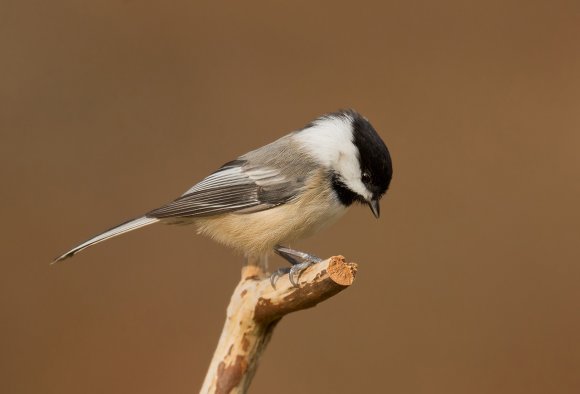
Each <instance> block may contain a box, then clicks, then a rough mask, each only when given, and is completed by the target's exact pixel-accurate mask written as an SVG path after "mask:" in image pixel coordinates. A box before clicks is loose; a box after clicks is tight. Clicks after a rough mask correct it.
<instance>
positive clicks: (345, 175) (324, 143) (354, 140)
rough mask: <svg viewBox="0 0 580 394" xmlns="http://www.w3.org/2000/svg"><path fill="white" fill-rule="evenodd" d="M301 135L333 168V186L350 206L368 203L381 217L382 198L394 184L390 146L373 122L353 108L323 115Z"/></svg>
mask: <svg viewBox="0 0 580 394" xmlns="http://www.w3.org/2000/svg"><path fill="white" fill-rule="evenodd" d="M297 137H298V138H299V139H300V141H301V142H302V144H303V145H304V146H305V147H306V148H307V149H308V150H309V152H310V153H311V154H312V155H313V156H314V157H315V159H316V160H318V161H319V162H320V163H321V164H323V165H324V166H325V167H326V168H328V169H329V176H330V177H331V182H332V187H333V189H334V191H335V193H336V195H337V197H338V199H339V200H340V201H341V202H342V203H343V204H344V205H346V206H348V205H351V204H352V203H353V202H361V203H366V204H368V205H369V207H370V208H371V210H372V212H373V214H374V215H375V217H377V218H378V217H379V214H380V210H379V200H380V199H381V197H382V196H383V195H384V194H385V193H386V191H387V189H388V188H389V184H390V183H391V178H392V175H393V167H392V162H391V156H390V154H389V150H388V149H387V146H386V145H385V143H384V142H383V140H382V139H381V137H379V135H378V134H377V132H376V131H375V129H374V128H373V126H372V125H371V124H370V122H369V121H368V120H367V119H366V118H364V117H363V116H362V115H360V114H359V113H357V112H355V111H353V110H344V111H339V112H335V113H331V114H327V115H324V116H321V117H320V118H318V119H316V120H314V121H313V122H312V123H310V124H309V125H307V126H306V127H305V128H304V129H303V130H301V131H300V132H299V133H298V135H297Z"/></svg>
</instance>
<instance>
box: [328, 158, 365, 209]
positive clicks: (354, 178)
mask: <svg viewBox="0 0 580 394" xmlns="http://www.w3.org/2000/svg"><path fill="white" fill-rule="evenodd" d="M353 158H354V160H353ZM335 165H336V168H337V169H338V171H339V173H340V174H342V180H343V182H344V183H345V185H346V186H348V187H349V189H351V190H352V191H353V192H355V193H357V194H359V195H361V196H362V197H364V198H365V199H367V200H370V199H371V197H372V194H371V193H370V192H369V191H368V190H367V188H366V187H365V185H364V184H363V183H362V182H361V179H360V174H361V170H360V166H359V164H358V160H357V159H356V154H354V155H353V154H350V155H349V154H344V153H342V154H340V155H339V157H338V161H337V163H336V164H335Z"/></svg>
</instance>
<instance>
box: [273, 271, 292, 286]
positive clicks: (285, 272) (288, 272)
mask: <svg viewBox="0 0 580 394" xmlns="http://www.w3.org/2000/svg"><path fill="white" fill-rule="evenodd" d="M285 274H288V275H290V268H279V269H277V270H276V271H274V272H273V273H272V275H270V283H271V284H272V287H273V288H274V290H276V282H277V281H278V278H279V277H281V276H282V275H285Z"/></svg>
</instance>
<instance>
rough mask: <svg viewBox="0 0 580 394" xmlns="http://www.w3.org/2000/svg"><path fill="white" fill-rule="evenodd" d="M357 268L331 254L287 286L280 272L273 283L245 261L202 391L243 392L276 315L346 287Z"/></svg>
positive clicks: (284, 313) (259, 269) (296, 308)
mask: <svg viewBox="0 0 580 394" xmlns="http://www.w3.org/2000/svg"><path fill="white" fill-rule="evenodd" d="M356 271H357V265H356V264H354V263H347V262H345V259H344V257H342V256H335V257H331V258H329V259H327V260H325V261H323V262H321V263H318V264H314V265H312V266H310V267H308V268H307V269H306V270H305V271H304V272H303V273H302V275H301V276H300V281H299V282H300V286H299V287H294V286H292V284H291V283H290V281H289V280H288V275H284V276H282V277H280V278H279V279H278V281H277V282H276V289H274V288H273V287H272V286H271V284H270V279H269V277H267V275H266V273H265V272H264V271H263V270H262V269H261V268H260V267H259V266H254V265H248V266H245V267H244V268H243V269H242V279H241V281H240V283H238V285H237V287H236V289H235V290H234V293H233V294H232V298H231V300H230V304H229V306H228V309H227V316H226V321H225V324H224V327H223V330H222V333H221V336H220V339H219V342H218V345H217V348H216V350H215V353H214V355H213V358H212V361H211V363H210V366H209V369H208V372H207V375H206V377H205V380H204V382H203V386H202V388H201V393H204V394H205V393H216V394H229V393H246V392H247V389H248V387H249V386H250V383H251V381H252V378H253V377H254V374H255V373H256V369H257V367H258V362H259V359H260V356H261V355H262V353H263V352H264V350H265V348H266V346H267V345H268V342H269V341H270V338H271V337H272V333H273V331H274V328H275V327H276V324H278V322H279V321H280V319H282V317H284V316H285V315H287V314H289V313H292V312H296V311H299V310H302V309H307V308H311V307H313V306H315V305H317V304H318V303H320V302H322V301H324V300H326V299H328V298H330V297H332V296H333V295H335V294H337V293H339V292H340V291H342V290H344V289H346V288H347V287H348V286H350V285H351V284H352V283H353V282H354V278H355V275H356Z"/></svg>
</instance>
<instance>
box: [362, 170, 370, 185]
mask: <svg viewBox="0 0 580 394" xmlns="http://www.w3.org/2000/svg"><path fill="white" fill-rule="evenodd" d="M360 179H361V181H362V182H363V183H369V182H370V181H371V174H369V173H368V172H363V173H362V175H361V177H360Z"/></svg>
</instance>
